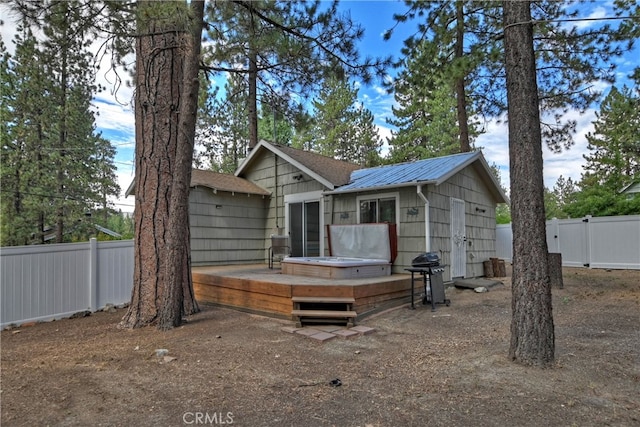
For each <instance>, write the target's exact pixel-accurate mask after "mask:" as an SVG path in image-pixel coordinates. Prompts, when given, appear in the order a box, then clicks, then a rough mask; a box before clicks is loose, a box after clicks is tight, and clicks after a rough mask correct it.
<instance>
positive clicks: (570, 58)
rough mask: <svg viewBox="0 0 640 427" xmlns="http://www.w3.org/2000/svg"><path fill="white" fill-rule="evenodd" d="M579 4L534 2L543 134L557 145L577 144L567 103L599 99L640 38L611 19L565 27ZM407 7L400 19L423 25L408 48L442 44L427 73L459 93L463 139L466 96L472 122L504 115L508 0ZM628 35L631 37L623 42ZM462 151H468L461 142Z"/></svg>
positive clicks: (582, 105)
mask: <svg viewBox="0 0 640 427" xmlns="http://www.w3.org/2000/svg"><path fill="white" fill-rule="evenodd" d="M581 3H582V2H577V3H575V4H572V5H571V7H567V5H565V4H564V3H562V2H556V1H550V0H545V1H539V2H535V3H533V7H532V19H533V21H534V23H535V25H534V51H535V52H536V72H537V81H538V90H539V96H538V98H539V101H540V108H541V112H542V135H543V141H544V142H545V143H546V144H547V146H548V147H549V148H551V149H552V150H555V151H559V150H562V149H566V148H568V147H570V146H571V145H572V144H573V137H572V135H573V133H574V132H575V127H576V121H575V120H566V119H565V118H564V113H566V111H567V110H568V109H569V108H573V109H577V110H578V111H585V110H586V109H587V108H588V107H589V106H590V105H591V104H592V103H593V102H595V101H597V100H598V99H599V98H600V96H601V93H599V92H598V91H597V90H593V87H592V82H594V81H598V80H600V81H606V82H613V80H614V78H615V75H614V67H615V66H614V65H613V64H614V62H613V60H612V59H613V58H615V57H616V56H619V55H620V54H621V53H622V52H623V51H624V49H627V48H629V47H630V46H632V42H633V37H634V35H633V34H634V33H633V30H632V29H629V28H626V27H625V25H621V26H619V27H614V26H611V25H610V24H608V23H606V24H603V25H598V26H591V27H586V28H580V29H579V28H578V27H576V26H572V25H567V23H566V22H565V21H566V20H567V19H576V18H577V17H578V16H579V13H580V11H581V9H582V8H581ZM628 3H629V2H616V3H615V7H616V8H617V11H618V13H620V12H621V11H623V10H626V8H630V7H631V6H630V5H629V4H628ZM408 6H409V7H408V10H407V12H406V13H405V14H402V15H399V16H396V17H395V18H396V19H397V20H398V22H405V21H408V20H410V19H413V18H419V19H420V24H419V28H418V31H417V32H416V34H415V35H414V36H412V37H410V38H409V39H407V40H406V41H405V45H406V48H405V49H404V52H405V54H406V55H407V56H409V57H412V56H414V55H420V51H419V49H418V47H419V44H420V43H421V42H423V43H424V42H426V43H428V44H432V45H433V48H434V49H436V52H437V53H436V54H434V56H435V57H437V58H438V59H441V60H444V61H443V62H442V63H441V64H440V65H439V66H438V67H437V68H433V67H432V69H431V71H429V72H426V73H424V74H423V75H429V74H438V75H444V76H446V77H447V78H448V81H449V84H450V87H451V88H453V89H454V93H455V97H456V105H457V106H456V111H457V124H458V126H459V128H460V130H459V132H460V138H461V141H463V140H464V135H465V134H466V133H467V131H466V130H465V124H464V119H463V117H464V114H465V108H463V107H464V106H463V103H465V102H466V104H465V105H466V110H467V111H466V114H467V123H469V117H473V115H474V114H479V115H480V116H482V117H484V118H485V119H490V118H496V117H500V116H501V114H503V113H504V112H505V111H506V109H507V106H506V102H505V101H506V97H505V92H504V87H505V83H504V76H505V72H504V62H503V59H502V55H501V52H503V50H504V49H503V37H502V28H503V27H504V25H503V22H502V16H501V10H502V8H503V6H502V5H501V4H500V3H499V2H494V1H468V0H456V1H455V2H423V1H418V0H414V1H410V2H408ZM636 8H637V6H636ZM635 13H638V12H637V9H636V11H635ZM629 21H631V22H632V21H633V20H629ZM629 21H621V22H623V23H627V22H629ZM388 36H390V34H389V35H388ZM625 41H629V43H628V44H627V45H624V44H623V43H622V42H625ZM470 135H471V134H470ZM461 143H462V142H461ZM461 149H463V151H464V147H462V145H461Z"/></svg>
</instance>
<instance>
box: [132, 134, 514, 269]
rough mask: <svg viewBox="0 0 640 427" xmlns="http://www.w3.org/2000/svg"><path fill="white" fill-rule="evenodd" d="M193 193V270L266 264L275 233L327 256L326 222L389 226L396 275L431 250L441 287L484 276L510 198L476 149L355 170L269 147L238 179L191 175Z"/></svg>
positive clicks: (296, 252) (298, 252)
mask: <svg viewBox="0 0 640 427" xmlns="http://www.w3.org/2000/svg"><path fill="white" fill-rule="evenodd" d="M191 187H192V190H191V195H190V219H191V246H192V248H191V249H192V263H193V265H194V266H205V265H228V264H253V263H260V264H262V263H264V264H266V263H268V258H269V247H270V244H271V235H274V234H275V235H284V236H288V238H289V245H290V249H291V254H292V255H293V256H304V257H312V256H328V255H331V254H330V253H329V244H328V238H327V232H326V226H327V225H330V224H339V225H349V224H364V223H379V222H389V223H393V224H396V230H397V234H398V240H397V246H398V247H397V251H398V256H397V258H396V259H395V262H394V264H393V268H392V271H393V273H405V271H404V269H405V268H408V267H410V266H411V260H412V259H413V258H414V257H416V256H417V255H419V254H421V253H423V252H431V251H435V252H438V253H439V254H440V259H441V263H442V264H444V265H446V269H445V273H444V278H445V280H451V279H453V278H458V277H473V276H481V275H483V264H482V263H483V261H486V260H488V259H489V258H491V257H494V256H495V253H496V252H495V251H496V243H495V242H496V221H495V216H496V205H497V204H498V203H505V202H507V201H508V200H507V197H506V196H505V194H504V192H503V191H502V189H501V188H500V186H499V184H498V183H497V181H496V179H495V178H494V176H493V175H492V173H491V171H490V168H489V167H488V165H487V163H486V161H485V160H484V157H483V156H482V153H481V152H471V153H462V154H456V155H452V156H445V157H439V158H433V159H425V160H419V161H415V162H409V163H403V164H396V165H388V166H380V167H376V168H368V169H361V168H360V167H359V166H358V165H354V164H351V163H347V162H342V161H339V160H335V159H332V158H329V157H326V156H321V155H319V154H315V153H311V152H307V151H303V150H298V149H294V148H291V147H285V146H280V145H276V144H271V143H268V142H266V141H261V142H260V143H259V144H258V145H257V146H256V147H255V148H254V149H253V150H252V152H251V153H250V155H249V156H248V157H247V158H246V159H245V160H244V161H243V163H242V164H241V165H240V167H239V168H238V170H237V171H236V173H235V175H228V174H218V173H215V172H211V171H197V170H196V171H194V173H193V177H192V183H191ZM130 188H131V187H130ZM362 257H363V258H367V254H362Z"/></svg>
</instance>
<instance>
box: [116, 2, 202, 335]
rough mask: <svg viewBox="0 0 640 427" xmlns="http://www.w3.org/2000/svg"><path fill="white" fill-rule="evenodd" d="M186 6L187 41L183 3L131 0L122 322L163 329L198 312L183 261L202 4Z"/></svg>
mask: <svg viewBox="0 0 640 427" xmlns="http://www.w3.org/2000/svg"><path fill="white" fill-rule="evenodd" d="M191 5H192V6H191V7H192V8H194V10H196V11H200V12H199V13H200V14H199V16H200V18H199V22H197V25H198V26H200V30H198V31H197V34H198V40H197V43H196V42H193V41H192V40H191V37H195V34H196V30H193V32H192V30H191V28H190V27H188V26H187V23H185V22H177V21H176V20H175V17H176V16H181V17H182V18H184V15H185V14H184V8H186V7H187V6H186V5H185V4H184V3H179V2H172V1H166V2H164V1H163V2H161V1H140V2H138V16H139V18H138V33H139V35H138V37H137V40H136V100H135V115H136V174H135V179H136V183H135V192H136V201H135V205H136V207H135V247H134V262H135V269H134V282H133V291H132V295H131V304H130V305H129V310H128V311H127V313H126V315H125V316H124V318H123V320H122V325H123V326H124V327H138V326H144V325H148V324H154V323H155V324H157V326H158V328H160V329H168V328H171V327H173V326H176V325H178V324H180V322H181V320H182V313H183V310H184V311H185V312H186V313H191V312H194V311H196V310H197V303H196V302H195V299H194V297H193V289H192V282H191V269H190V262H189V252H190V249H189V219H188V215H189V213H188V204H189V199H188V197H189V180H190V177H191V156H192V153H193V140H194V135H195V111H196V109H195V108H194V107H192V106H191V105H190V104H191V103H192V102H195V101H193V99H191V98H192V96H193V91H194V90H195V93H196V94H197V90H198V89H197V85H198V82H197V62H198V59H199V57H198V55H199V46H200V34H201V26H202V19H201V17H202V12H201V8H202V2H201V1H193V2H191ZM196 19H197V18H196ZM191 21H193V20H191ZM187 41H188V42H189V43H188V46H186V45H185V42H187ZM196 46H197V50H196ZM187 54H188V55H189V57H187V56H185V55H187ZM194 63H195V64H196V66H195V71H194ZM194 72H195V77H194V76H193V74H194ZM194 80H195V82H194ZM185 82H187V88H186V91H187V92H186V93H185ZM194 85H195V88H194V87H193V86H194ZM195 98H197V96H196V97H195ZM189 115H190V116H191V117H187V116H189ZM190 126H191V127H190Z"/></svg>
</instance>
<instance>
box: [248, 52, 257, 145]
mask: <svg viewBox="0 0 640 427" xmlns="http://www.w3.org/2000/svg"><path fill="white" fill-rule="evenodd" d="M247 102H248V104H249V106H248V107H249V108H248V109H247V110H248V114H249V151H251V150H253V148H254V147H255V146H256V145H258V54H257V52H256V50H255V49H254V48H252V47H249V92H248V97H247Z"/></svg>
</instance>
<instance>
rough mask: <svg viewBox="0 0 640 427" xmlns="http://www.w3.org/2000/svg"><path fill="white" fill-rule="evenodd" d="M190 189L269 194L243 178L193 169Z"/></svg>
mask: <svg viewBox="0 0 640 427" xmlns="http://www.w3.org/2000/svg"><path fill="white" fill-rule="evenodd" d="M191 187H208V188H211V189H212V190H216V191H227V192H230V193H244V194H257V195H260V196H269V195H270V194H271V193H270V192H269V191H267V190H265V189H264V188H262V187H260V186H258V185H256V184H254V183H253V182H251V181H247V180H246V179H244V178H239V177H237V176H235V175H230V174H226V173H218V172H213V171H209V170H202V169H194V170H193V171H192V172H191Z"/></svg>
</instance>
